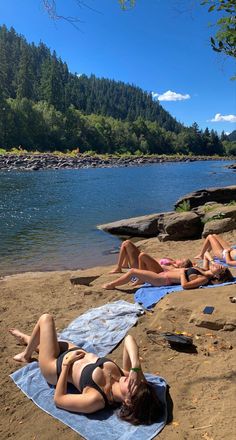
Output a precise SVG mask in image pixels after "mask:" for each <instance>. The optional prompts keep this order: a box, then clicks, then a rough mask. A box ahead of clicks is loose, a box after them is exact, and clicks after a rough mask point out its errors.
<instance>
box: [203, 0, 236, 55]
mask: <svg viewBox="0 0 236 440" xmlns="http://www.w3.org/2000/svg"><path fill="white" fill-rule="evenodd" d="M201 4H202V5H208V6H209V8H208V12H219V13H220V14H221V17H220V18H219V19H218V20H217V21H216V25H217V26H218V31H217V33H216V35H215V38H213V37H211V46H212V48H213V50H215V51H216V52H222V53H224V54H225V55H228V56H232V57H234V58H235V57H236V27H235V26H236V2H235V0H204V1H202V2H201Z"/></svg>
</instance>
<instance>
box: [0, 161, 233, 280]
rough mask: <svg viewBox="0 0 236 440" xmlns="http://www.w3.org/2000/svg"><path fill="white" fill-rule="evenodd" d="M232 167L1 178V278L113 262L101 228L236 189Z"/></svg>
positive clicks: (165, 166) (111, 245)
mask: <svg viewBox="0 0 236 440" xmlns="http://www.w3.org/2000/svg"><path fill="white" fill-rule="evenodd" d="M229 163H231V162H229V161H228V162H225V161H209V162H206V161H202V162H201V161H200V162H188V163H162V164H153V165H147V166H142V167H127V168H125V167H124V168H99V169H93V168H90V169H80V170H53V171H51V170H50V171H49V170H45V171H37V172H15V171H10V172H0V239H1V246H0V275H6V274H12V273H17V272H25V271H44V270H63V269H75V268H86V267H91V266H95V265H105V264H112V263H114V261H115V259H116V258H117V255H115V254H113V253H111V254H110V251H111V252H113V250H116V249H117V248H118V246H119V244H120V240H119V239H118V238H117V237H114V236H112V235H109V234H106V233H104V232H102V231H99V230H98V229H97V228H96V226H97V225H99V224H102V223H107V222H110V221H115V220H119V219H123V218H128V217H135V216H140V215H145V214H152V213H155V212H162V211H168V210H172V209H173V205H174V203H175V201H176V200H177V199H178V198H179V197H181V196H183V195H184V194H186V193H188V192H191V191H194V190H198V189H201V188H208V187H214V186H227V185H234V184H235V183H236V174H235V173H234V172H233V171H232V170H229V169H227V168H226V165H227V164H229Z"/></svg>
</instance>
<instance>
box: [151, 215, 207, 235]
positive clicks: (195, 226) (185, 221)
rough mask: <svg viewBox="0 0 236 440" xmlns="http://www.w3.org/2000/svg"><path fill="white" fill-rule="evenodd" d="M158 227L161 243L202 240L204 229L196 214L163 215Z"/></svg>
mask: <svg viewBox="0 0 236 440" xmlns="http://www.w3.org/2000/svg"><path fill="white" fill-rule="evenodd" d="M157 227H158V230H159V235H158V238H159V240H160V241H167V240H189V239H192V238H200V237H201V233H202V229H203V226H202V223H201V219H200V217H199V216H198V215H197V214H196V213H195V212H181V213H178V212H170V213H164V214H161V215H160V217H159V219H158V222H157Z"/></svg>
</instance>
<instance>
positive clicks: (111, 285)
mask: <svg viewBox="0 0 236 440" xmlns="http://www.w3.org/2000/svg"><path fill="white" fill-rule="evenodd" d="M102 287H103V289H106V290H113V289H115V286H114V284H113V283H106V284H103V285H102Z"/></svg>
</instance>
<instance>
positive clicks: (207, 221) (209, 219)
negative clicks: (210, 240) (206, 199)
mask: <svg viewBox="0 0 236 440" xmlns="http://www.w3.org/2000/svg"><path fill="white" fill-rule="evenodd" d="M223 218H225V213H224V212H219V213H218V214H216V215H213V216H212V217H209V218H208V219H207V220H202V223H203V224H206V223H209V222H212V221H213V220H222V219H223Z"/></svg>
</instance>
